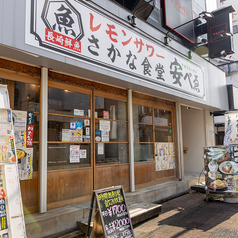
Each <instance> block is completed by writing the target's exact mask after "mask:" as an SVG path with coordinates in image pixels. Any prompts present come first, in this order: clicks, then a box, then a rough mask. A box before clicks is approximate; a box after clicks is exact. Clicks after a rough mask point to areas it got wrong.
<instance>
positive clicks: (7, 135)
mask: <svg viewBox="0 0 238 238" xmlns="http://www.w3.org/2000/svg"><path fill="white" fill-rule="evenodd" d="M12 123H13V121H12V111H11V109H0V162H14V163H15V162H16V147H15V140H14V134H13V133H14V132H13V124H12Z"/></svg>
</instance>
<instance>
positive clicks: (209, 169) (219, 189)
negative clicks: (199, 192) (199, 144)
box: [204, 145, 238, 196]
mask: <svg viewBox="0 0 238 238" xmlns="http://www.w3.org/2000/svg"><path fill="white" fill-rule="evenodd" d="M237 151H238V148H237V146H232V145H229V146H211V147H205V148H204V162H205V163H204V165H205V178H206V186H205V190H207V192H209V193H214V192H215V193H222V194H225V195H226V194H227V195H228V194H229V195H234V196H238V156H237Z"/></svg>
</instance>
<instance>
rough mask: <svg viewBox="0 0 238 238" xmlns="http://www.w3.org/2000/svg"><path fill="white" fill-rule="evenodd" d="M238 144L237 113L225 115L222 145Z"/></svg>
mask: <svg viewBox="0 0 238 238" xmlns="http://www.w3.org/2000/svg"><path fill="white" fill-rule="evenodd" d="M230 144H238V113H235V112H232V113H229V114H225V136H224V145H230Z"/></svg>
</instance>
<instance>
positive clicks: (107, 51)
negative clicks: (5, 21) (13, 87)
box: [25, 0, 205, 99]
mask: <svg viewBox="0 0 238 238" xmlns="http://www.w3.org/2000/svg"><path fill="white" fill-rule="evenodd" d="M26 12H27V13H28V15H27V16H26V32H25V36H26V37H25V39H26V40H25V41H26V43H27V44H29V45H33V46H36V47H40V48H42V49H43V48H44V49H47V50H50V51H54V52H56V53H59V54H63V55H66V56H70V57H74V58H75V59H77V60H79V61H86V62H89V63H90V64H96V65H97V66H99V67H104V68H107V69H109V70H113V71H117V72H118V73H120V74H124V75H127V76H129V77H133V78H136V79H137V80H138V84H140V81H146V82H148V87H151V85H149V84H152V85H153V84H157V85H161V86H163V87H166V88H170V89H172V90H176V91H180V92H184V93H186V94H189V95H192V96H195V97H198V98H201V99H205V93H204V72H203V69H202V67H200V66H199V65H197V64H195V63H194V62H192V61H190V60H188V59H185V58H183V57H181V56H179V55H178V54H175V53H173V52H171V51H169V50H168V49H166V48H165V47H164V46H163V45H160V44H159V43H158V42H157V41H156V40H155V39H151V38H149V37H147V36H146V35H144V34H141V33H140V31H139V30H138V31H137V29H133V28H132V27H131V26H130V25H129V23H127V22H125V23H123V22H120V21H118V20H116V19H113V18H112V17H111V16H109V15H107V14H106V13H105V12H101V11H99V10H98V9H94V8H93V7H92V6H90V5H88V3H85V2H81V1H79V0H60V1H59V0H27V4H26ZM126 23H127V24H126Z"/></svg>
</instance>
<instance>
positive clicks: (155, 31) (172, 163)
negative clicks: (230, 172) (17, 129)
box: [0, 0, 228, 214]
mask: <svg viewBox="0 0 238 238" xmlns="http://www.w3.org/2000/svg"><path fill="white" fill-rule="evenodd" d="M117 2H119V3H120V2H122V1H110V0H92V1H81V0H77V1H74V0H62V1H56V0H26V1H24V0H13V1H3V2H1V3H0V6H1V7H0V9H1V10H0V13H1V20H0V23H1V24H0V83H2V84H7V85H8V90H9V95H10V103H11V108H12V109H13V110H20V111H33V112H34V115H35V117H34V118H35V127H34V128H35V129H34V146H33V152H34V153H33V170H34V173H33V178H32V179H30V180H24V181H21V182H20V185H21V191H22V199H23V203H24V208H25V213H26V214H28V213H35V212H40V213H44V212H47V210H49V209H53V208H59V207H63V206H66V205H71V204H76V203H80V202H83V201H87V200H90V198H91V194H92V191H93V190H94V189H100V188H104V187H110V186H114V185H123V186H124V189H125V191H127V192H129V191H130V192H133V191H135V190H137V189H139V188H143V187H148V186H151V185H156V184H159V183H165V182H168V181H175V180H184V175H185V174H186V173H195V174H199V173H200V172H201V171H202V169H203V159H202V155H203V147H204V146H212V145H215V138H214V123H213V117H212V116H211V115H210V112H211V111H219V110H228V97H227V90H226V78H225V73H224V72H223V71H222V70H221V69H219V68H217V67H216V66H215V65H214V64H212V63H210V62H209V61H207V60H205V59H204V58H202V57H200V56H198V55H197V54H195V53H193V52H190V53H191V55H189V48H188V47H187V46H188V45H191V44H193V42H197V41H198V38H197V36H196V35H193V33H194V32H193V28H190V29H192V33H191V32H189V33H188V34H190V35H189V36H186V39H185V38H182V37H181V35H183V34H186V33H183V32H182V33H181V32H179V30H180V29H178V32H177V36H175V35H174V34H173V33H171V32H170V33H169V34H167V36H168V39H167V40H168V44H167V45H165V44H164V41H165V39H164V37H165V34H166V33H167V31H168V29H169V28H166V29H165V28H163V24H161V20H160V19H161V16H160V12H161V8H163V9H164V8H165V7H166V6H168V5H166V4H173V7H172V8H171V7H170V8H169V9H170V10H171V9H172V12H170V14H169V15H167V18H166V20H167V25H169V24H170V25H171V24H174V26H173V27H176V26H177V25H178V23H179V22H180V23H179V24H182V23H184V22H183V21H182V20H179V19H178V18H176V19H175V21H174V22H172V23H171V22H169V21H168V20H169V19H170V20H171V19H172V20H174V16H177V15H179V14H181V15H183V16H184V15H186V16H189V17H190V18H189V19H194V18H196V17H197V16H198V14H199V13H200V12H202V11H203V10H205V1H203V0H200V1H194V0H193V1H186V4H183V3H184V1H182V0H181V1H180V3H179V1H164V3H163V4H162V5H160V1H155V8H154V10H153V11H152V13H151V15H150V17H148V15H143V14H144V13H143V12H142V13H140V14H141V15H140V16H141V17H143V18H144V19H147V18H148V19H147V20H143V19H141V18H139V17H137V18H135V19H134V18H132V16H133V13H132V11H134V13H135V15H137V14H139V13H138V12H137V10H136V9H137V7H136V8H135V7H134V8H133V7H131V6H125V7H123V6H121V5H120V4H118V3H117ZM123 2H124V1H123ZM125 2H126V1H125ZM135 2H136V1H135ZM142 2H143V1H142ZM150 2H151V1H150ZM161 2H163V1H161ZM188 2H189V4H188ZM143 4H144V3H143ZM148 4H149V3H148ZM149 5H150V4H149ZM165 5H166V6H165ZM189 6H190V7H191V8H190V9H189ZM148 7H149V6H148ZM130 8H131V11H130V10H128V9H130ZM142 8H143V7H141V8H140V9H142ZM152 9H153V8H152ZM149 13H150V12H149ZM128 16H130V19H134V20H135V23H136V26H132V25H133V20H130V21H129V20H128ZM189 19H188V20H189ZM201 23H202V21H201ZM185 28H186V27H185ZM191 34H192V35H191ZM204 34H205V33H204ZM189 37H191V38H189ZM183 147H186V148H188V150H187V153H184V152H183Z"/></svg>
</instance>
